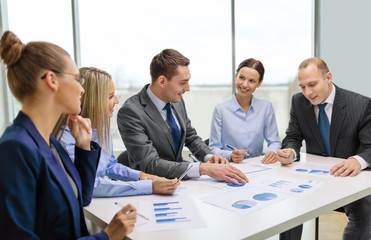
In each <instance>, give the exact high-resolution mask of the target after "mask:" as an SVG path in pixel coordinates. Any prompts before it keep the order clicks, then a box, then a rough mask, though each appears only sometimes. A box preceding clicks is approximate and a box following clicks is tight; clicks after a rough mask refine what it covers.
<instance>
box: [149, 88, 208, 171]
mask: <svg viewBox="0 0 371 240" xmlns="http://www.w3.org/2000/svg"><path fill="white" fill-rule="evenodd" d="M150 87H151V86H148V88H147V94H148V96H149V98H150V99H151V100H152V102H153V104H154V105H155V106H156V108H157V110H158V111H159V112H160V114H161V117H162V118H163V119H164V121H165V122H166V124H167V126H168V127H169V128H170V124H169V123H168V122H167V120H166V119H167V116H166V110H164V107H165V105H166V103H165V102H164V101H162V100H161V99H159V98H158V97H157V96H156V95H155V94H154V93H153V92H152V91H151V88H150ZM172 114H173V117H174V119H175V122H176V124H177V125H178V128H179V130H180V129H181V127H180V124H179V121H178V118H177V117H176V114H174V111H172ZM211 156H212V155H210V154H207V155H206V156H205V159H204V161H207V159H209V158H210V157H211ZM192 165H193V167H192V169H191V170H189V172H188V173H187V177H189V178H198V177H200V163H199V162H197V163H190V164H189V165H188V168H187V169H189V168H190V167H191V166H192Z"/></svg>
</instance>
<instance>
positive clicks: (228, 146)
mask: <svg viewBox="0 0 371 240" xmlns="http://www.w3.org/2000/svg"><path fill="white" fill-rule="evenodd" d="M227 148H229V149H231V150H238V148H236V147H233V146H232V145H229V144H227ZM245 156H247V157H250V154H248V153H247V152H246V154H245Z"/></svg>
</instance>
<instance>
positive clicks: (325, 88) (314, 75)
mask: <svg viewBox="0 0 371 240" xmlns="http://www.w3.org/2000/svg"><path fill="white" fill-rule="evenodd" d="M298 80H299V87H300V88H301V92H302V93H303V95H304V96H305V97H306V98H307V99H308V100H309V101H310V102H311V103H312V104H313V105H318V104H321V103H323V102H324V101H325V100H326V99H327V98H328V96H329V95H330V93H331V91H332V84H331V81H332V75H331V73H330V72H328V73H326V74H325V76H323V74H322V73H321V71H320V70H319V69H318V67H317V66H316V65H315V64H309V65H308V66H307V67H305V68H301V69H300V70H299V72H298Z"/></svg>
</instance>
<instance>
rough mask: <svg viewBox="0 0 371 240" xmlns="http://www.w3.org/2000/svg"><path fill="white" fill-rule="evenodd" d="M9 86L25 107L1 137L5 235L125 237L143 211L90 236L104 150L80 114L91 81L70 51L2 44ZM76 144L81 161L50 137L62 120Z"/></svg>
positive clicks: (6, 39)
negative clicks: (89, 210) (88, 213)
mask: <svg viewBox="0 0 371 240" xmlns="http://www.w3.org/2000/svg"><path fill="white" fill-rule="evenodd" d="M0 55H1V58H2V60H3V61H4V63H5V64H6V65H7V69H8V73H7V74H8V84H9V88H10V90H11V91H12V93H13V95H14V96H15V97H16V98H17V100H18V101H20V102H21V104H22V109H21V111H20V112H19V113H18V116H17V117H16V118H15V119H14V122H13V124H12V125H10V126H9V127H8V128H7V129H6V130H5V132H4V133H3V135H2V136H1V138H0V156H1V159H0V176H1V180H0V233H1V238H3V239H108V238H109V239H123V238H124V237H125V236H126V235H127V234H128V233H130V232H131V231H132V230H133V228H134V223H135V221H136V210H135V208H134V207H133V206H131V205H128V206H126V207H124V208H122V209H121V210H120V211H119V212H118V213H117V214H116V215H115V217H114V218H113V219H112V221H111V223H110V224H109V225H108V226H107V227H106V228H105V229H104V231H103V232H101V233H98V234H95V235H94V236H88V235H89V233H88V230H87V228H86V225H85V219H84V211H83V206H86V205H88V204H89V203H90V201H91V196H92V191H93V184H94V176H95V172H96V165H97V162H98V159H99V150H100V147H99V145H98V144H96V143H94V142H92V141H91V136H92V135H91V133H92V130H91V126H90V121H89V120H88V119H84V118H82V117H81V116H79V115H78V113H79V112H80V109H81V108H80V99H81V95H82V94H83V93H84V89H83V88H82V86H81V84H82V82H83V80H84V78H83V77H81V76H80V74H79V71H78V69H77V67H76V65H75V63H74V62H73V61H72V59H71V57H70V56H69V54H68V53H67V52H66V51H65V50H64V49H62V48H61V47H59V46H57V45H54V44H52V43H48V42H30V43H28V44H26V45H25V44H23V43H22V42H21V41H20V40H19V38H18V37H17V36H16V35H14V33H12V32H10V31H6V32H5V33H4V34H3V36H2V38H1V40H0ZM62 113H65V114H71V117H70V119H69V121H68V126H69V128H70V129H71V134H72V136H73V137H74V139H75V141H76V151H75V156H74V157H75V162H74V164H72V162H71V159H70V158H69V157H68V154H67V153H66V151H65V150H64V149H63V147H62V146H61V145H60V144H59V142H58V141H57V140H56V139H55V138H54V137H53V136H52V135H51V134H50V133H51V132H52V129H53V127H54V125H55V124H56V122H57V120H58V118H59V116H60V115H61V114H62Z"/></svg>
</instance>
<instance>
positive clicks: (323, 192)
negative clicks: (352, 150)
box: [84, 153, 371, 240]
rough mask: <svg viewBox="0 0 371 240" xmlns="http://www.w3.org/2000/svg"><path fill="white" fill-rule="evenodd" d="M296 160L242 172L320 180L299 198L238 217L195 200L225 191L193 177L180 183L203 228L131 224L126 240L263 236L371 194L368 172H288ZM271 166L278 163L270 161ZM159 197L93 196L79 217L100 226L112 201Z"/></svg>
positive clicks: (316, 159)
mask: <svg viewBox="0 0 371 240" xmlns="http://www.w3.org/2000/svg"><path fill="white" fill-rule="evenodd" d="M261 159H262V157H256V158H252V159H248V160H245V161H249V162H250V161H253V162H260V160H261ZM341 160H342V159H339V158H331V157H321V156H316V155H311V154H305V153H301V162H310V163H326V164H335V163H337V162H339V161H341ZM297 164H299V162H295V163H293V164H290V165H289V166H278V167H277V168H274V169H273V170H269V171H263V172H260V173H253V174H249V175H247V176H248V178H249V179H253V178H254V177H257V176H259V175H260V174H273V173H274V174H275V175H279V176H282V177H287V178H296V179H308V180H310V179H314V180H320V181H322V182H323V186H322V187H320V188H318V189H317V190H315V191H314V192H312V193H311V194H309V195H305V196H304V197H295V196H292V197H290V198H288V199H285V200H283V201H280V202H278V203H275V204H273V205H270V206H267V207H265V208H262V209H259V210H256V211H255V212H252V213H250V214H248V215H241V214H237V213H234V212H231V211H228V210H226V209H223V208H219V207H216V206H213V205H211V204H208V203H205V202H203V201H202V200H200V199H201V198H203V197H207V196H210V195H214V194H217V193H222V192H223V191H225V190H223V189H218V188H215V187H212V186H208V185H206V184H203V183H200V182H197V181H193V180H188V181H182V183H181V184H184V185H197V187H195V188H194V189H195V190H194V192H192V194H190V195H189V197H190V198H191V199H193V200H194V202H195V204H196V206H197V207H198V210H199V211H200V213H201V215H202V216H203V218H204V221H205V223H206V227H202V228H194V229H184V230H172V231H156V232H138V231H137V230H136V229H135V228H134V231H133V232H132V233H131V234H129V236H128V237H130V238H131V239H161V240H165V239H177V240H183V239H213V240H216V239H265V238H268V237H271V236H273V235H276V234H278V233H280V232H283V231H286V230H288V229H290V228H292V227H295V226H297V225H299V224H301V223H304V222H306V221H308V220H311V219H314V218H316V217H318V216H320V215H322V214H324V213H327V212H329V211H332V210H334V209H337V208H339V207H341V206H344V205H346V204H348V203H351V202H353V201H355V200H358V199H360V198H362V197H365V196H367V195H370V194H371V181H370V179H371V171H362V172H361V173H360V174H359V175H358V176H356V177H344V178H342V177H333V176H331V177H321V176H313V175H312V176H308V175H307V174H299V173H295V172H294V171H293V169H294V168H295V166H297ZM276 165H279V164H278V163H276ZM159 198H161V199H163V196H158V195H146V196H133V197H120V198H94V199H93V200H92V202H91V204H90V205H89V206H87V207H85V209H84V211H85V217H86V218H88V219H89V220H90V221H91V223H92V226H93V227H92V229H95V230H96V229H99V228H101V229H103V228H104V227H105V226H106V225H107V224H108V223H109V222H110V221H111V219H112V218H113V216H114V215H115V213H116V212H117V211H118V210H119V208H118V206H117V205H115V204H114V203H115V202H120V203H122V204H127V203H131V204H133V205H134V206H136V207H138V201H141V200H156V199H159ZM97 227H98V228H97Z"/></svg>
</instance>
